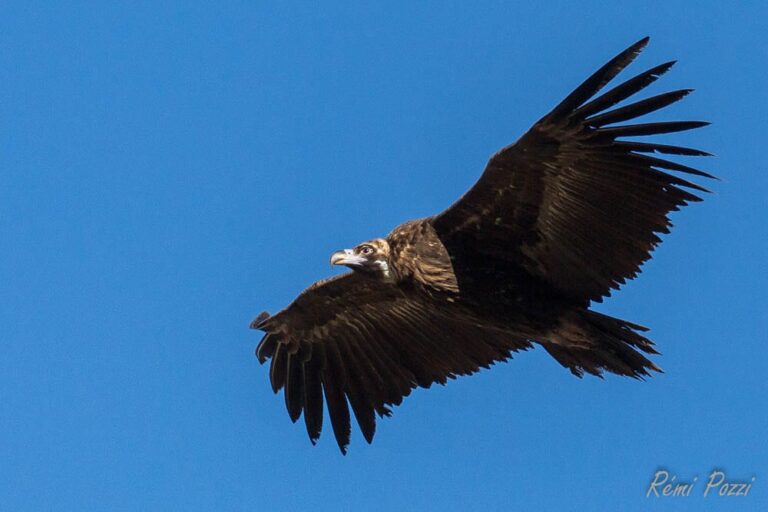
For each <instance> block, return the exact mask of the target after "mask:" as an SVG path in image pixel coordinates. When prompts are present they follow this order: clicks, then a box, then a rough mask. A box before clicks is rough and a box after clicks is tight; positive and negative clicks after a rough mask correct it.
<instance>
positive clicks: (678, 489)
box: [645, 469, 755, 498]
mask: <svg viewBox="0 0 768 512" xmlns="http://www.w3.org/2000/svg"><path fill="white" fill-rule="evenodd" d="M697 480H698V477H697V476H694V477H693V479H691V480H688V481H683V480H680V479H678V478H677V475H675V474H673V473H670V472H669V471H667V470H665V469H660V470H658V471H656V473H655V474H654V475H653V479H652V480H651V483H650V485H649V486H648V490H647V491H646V493H645V495H646V497H649V498H650V497H651V496H655V497H657V498H663V497H666V496H691V494H692V493H693V490H694V488H695V487H696V482H697ZM754 482H755V477H754V476H753V477H752V478H751V479H750V480H749V481H747V482H745V481H729V480H728V479H727V478H726V476H725V472H724V471H720V470H718V469H714V470H712V472H711V473H710V474H709V477H708V478H707V483H706V484H705V485H704V489H703V492H702V495H703V496H704V497H705V498H706V497H708V496H747V495H749V491H750V489H752V484H753V483H754ZM697 493H698V491H697Z"/></svg>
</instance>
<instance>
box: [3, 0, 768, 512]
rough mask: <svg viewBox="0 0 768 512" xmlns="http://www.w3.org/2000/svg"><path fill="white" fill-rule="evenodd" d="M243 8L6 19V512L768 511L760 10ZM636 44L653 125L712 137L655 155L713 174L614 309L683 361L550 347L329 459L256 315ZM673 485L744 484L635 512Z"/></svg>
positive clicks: (475, 166) (102, 7)
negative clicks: (602, 366)
mask: <svg viewBox="0 0 768 512" xmlns="http://www.w3.org/2000/svg"><path fill="white" fill-rule="evenodd" d="M227 4H228V5H227V6H226V7H223V6H221V5H220V4H218V3H213V2H211V3H210V4H204V3H196V2H181V1H177V2H126V3H123V4H122V5H117V4H113V5H107V3H106V2H104V3H102V2H83V3H78V2H65V3H57V4H54V3H46V2H3V3H2V5H0V26H1V28H2V30H0V70H1V71H2V75H1V76H2V79H1V80H0V244H1V247H2V249H1V250H0V294H1V295H2V299H1V300H0V340H1V341H0V342H1V343H2V355H1V356H0V509H2V510H77V511H82V510H301V509H305V510H309V509H312V510H370V511H374V510H437V509H443V510H471V509H476V510H477V509H481V508H482V509H487V510H512V509H517V510H619V509H622V510H672V509H674V510H704V509H706V510H758V509H763V510H765V509H767V508H768V447H767V445H768V439H766V437H767V436H766V433H768V407H767V404H766V397H767V396H768V393H766V387H767V386H766V377H765V368H766V362H768V357H766V356H767V355H768V354H767V350H766V344H767V343H768V320H766V316H767V314H766V308H767V307H768V301H767V300H766V295H765V293H766V292H765V290H766V289H768V272H767V271H766V268H767V266H768V263H766V262H767V261H768V256H767V253H768V236H767V235H768V232H767V228H766V198H767V197H768V179H767V178H766V175H767V174H768V171H767V170H766V154H765V151H766V150H765V147H766V136H765V133H766V119H768V101H766V100H767V99H768V98H766V91H767V90H768V73H766V70H765V66H766V63H767V62H768V50H767V49H768V10H767V9H768V8H766V7H765V3H764V2H740V3H739V4H738V5H739V6H738V7H736V6H735V5H736V4H733V5H731V4H727V3H724V2H697V3H695V4H694V3H691V2H663V3H658V4H657V5H655V6H653V5H648V3H647V2H637V3H628V2H614V3H606V2H573V3H570V2H552V3H544V4H543V5H542V4H541V3H539V2H526V3H520V2H472V3H470V2H467V3H453V2H451V3H446V2H435V3H432V4H429V3H424V4H420V5H419V6H413V5H411V3H410V2H408V3H403V4H401V5H399V6H395V5H389V3H388V2H387V3H384V2H382V3H381V4H362V3H357V2H354V3H353V2H349V3H343V4H342V3H338V4H337V5H336V6H335V7H325V8H318V7H316V6H312V5H309V4H289V3H281V5H280V6H275V5H271V4H273V3H271V2H270V3H267V2H262V3H261V5H256V3H254V2H229V3H227ZM275 4H276V3H275ZM385 4H386V5H385ZM577 4H578V6H576V5H577ZM645 35H650V36H651V44H650V46H649V48H648V49H647V50H646V52H645V53H644V54H643V55H642V57H641V58H640V59H638V61H637V62H636V64H635V65H634V66H633V67H632V68H631V69H632V71H630V74H633V73H634V72H639V71H642V70H644V69H646V68H648V67H650V66H652V65H655V64H658V63H660V62H663V61H666V60H669V59H675V58H676V59H679V60H680V62H679V64H678V65H677V66H676V67H675V68H674V69H673V70H672V72H670V73H669V74H668V75H667V76H665V77H664V79H663V80H661V81H660V82H659V83H658V84H656V85H655V86H654V88H653V89H652V91H654V92H661V91H663V90H671V89H676V88H681V87H694V88H696V92H695V93H694V94H693V95H691V96H689V97H688V98H686V99H685V100H684V101H683V102H682V103H681V104H679V105H675V106H674V107H672V108H671V109H669V110H668V113H667V114H665V117H666V118H667V119H672V118H681V119H705V120H709V121H712V122H713V123H714V124H713V125H712V126H711V127H708V128H705V129H703V130H699V131H696V132H690V133H686V134H678V135H670V136H667V137H665V138H664V140H665V141H666V142H669V143H685V144H687V145H691V146H693V147H700V148H702V149H706V150H709V151H711V152H713V153H715V154H717V158H714V159H709V160H706V161H703V162H697V163H700V164H701V167H702V168H704V169H705V170H708V171H710V172H712V173H714V174H716V175H718V176H720V177H722V178H723V181H722V182H717V183H711V186H712V187H713V188H714V190H716V194H714V195H711V196H709V197H707V201H706V202H704V203H703V204H698V205H694V206H693V207H690V208H688V209H686V210H685V211H683V212H680V213H678V214H676V215H675V216H674V219H673V221H674V223H675V225H676V229H675V231H674V232H673V234H672V236H669V237H667V238H666V241H665V243H664V244H663V245H662V246H661V247H660V249H659V250H658V251H657V252H656V255H655V257H654V259H653V260H652V261H651V262H650V263H649V264H648V265H646V266H645V270H644V272H643V274H642V276H641V278H640V279H639V280H637V281H635V282H633V283H631V284H630V285H629V286H627V287H625V289H624V290H623V291H622V292H620V293H618V294H617V295H616V296H615V298H614V299H612V300H610V301H609V302H607V303H606V304H604V305H601V306H600V307H599V309H600V310H601V311H604V312H607V313H609V314H613V315H616V316H619V317H622V318H627V319H629V320H633V321H635V322H638V323H641V324H646V325H649V326H650V327H652V329H653V330H652V332H651V334H652V338H653V339H654V340H655V341H656V342H657V344H658V346H659V348H660V350H661V351H662V352H663V356H661V357H657V358H655V361H656V362H657V363H658V364H660V365H661V366H662V367H663V368H664V369H665V370H666V373H665V374H663V375H658V376H656V377H654V378H652V379H651V380H649V381H647V382H638V381H633V380H630V379H622V378H619V377H615V376H609V377H608V378H607V379H605V380H604V381H601V380H599V379H595V378H584V379H582V380H579V379H577V378H575V377H573V376H571V375H570V373H569V372H568V371H566V370H564V369H563V368H561V367H560V366H559V365H558V364H557V363H556V362H555V361H554V360H552V359H551V358H550V357H549V356H547V355H546V354H545V353H544V351H543V350H535V351H533V352H527V353H524V354H521V355H519V356H517V357H516V358H515V359H514V360H513V361H512V362H511V363H510V364H505V365H500V366H496V367H494V369H493V370H492V371H484V372H482V373H480V374H478V375H476V376H474V377H472V378H464V379H460V380H458V381H454V382H451V383H449V385H447V386H445V387H440V386H436V387H433V388H432V389H430V390H428V391H425V390H417V391H416V392H414V393H413V395H412V396H411V397H410V398H408V399H407V400H406V401H405V403H404V404H403V405H402V406H401V407H399V408H397V409H396V410H395V414H394V416H393V417H392V418H390V419H387V420H383V421H380V422H379V427H378V432H377V436H376V439H375V441H374V444H373V445H371V446H369V445H367V444H366V443H365V442H364V440H363V439H362V436H361V435H360V434H359V432H357V431H355V433H354V434H353V439H352V445H351V447H350V452H349V455H348V456H347V457H342V456H341V455H340V454H339V452H338V449H337V447H336V445H335V443H334V440H333V437H332V435H330V431H329V430H327V431H326V432H325V433H324V435H323V437H322V438H321V441H320V443H319V445H318V446H316V447H312V446H311V445H310V443H309V441H308V440H307V437H306V433H305V432H304V428H303V425H301V424H298V425H292V424H291V423H290V420H289V418H288V416H287V414H286V412H285V408H284V404H283V397H282V395H280V396H274V395H273V394H272V393H271V391H270V390H269V385H268V378H267V377H268V376H267V373H268V369H267V368H266V367H261V366H259V365H258V363H257V361H256V359H255V357H254V356H253V350H254V348H255V346H256V344H257V342H258V340H259V334H258V333H257V332H254V331H250V330H249V329H248V323H249V322H250V320H251V319H252V318H253V317H254V316H255V315H256V314H257V313H259V312H260V311H261V310H263V309H268V310H270V311H273V312H274V311H276V310H278V309H279V308H281V307H282V306H284V305H285V304H287V303H288V302H289V301H290V300H291V299H292V298H293V297H294V296H295V294H296V293H297V292H299V291H300V290H301V289H303V288H304V287H305V286H306V285H308V284H310V283H311V282H313V281H315V280H317V279H319V278H322V277H325V276H327V275H329V274H331V273H333V272H336V271H332V270H330V269H329V268H328V256H329V254H330V253H331V252H332V251H333V250H335V249H339V248H341V247H347V246H350V245H352V244H354V243H356V242H358V241H361V240H363V239H366V238H370V237H373V236H378V235H384V234H386V233H387V232H388V231H389V230H390V229H391V228H392V227H394V226H395V225H397V224H398V223H400V222H402V221H404V220H407V219H411V218H414V217H418V216H423V215H428V214H431V213H434V212H437V211H440V210H441V209H442V208H444V207H445V206H447V205H448V204H450V203H451V202H452V201H453V200H454V199H455V198H456V197H458V196H459V195H460V194H461V193H463V192H464V191H465V190H466V188H467V187H468V186H469V185H471V184H472V183H473V182H474V180H475V179H476V178H477V176H478V175H479V173H480V172H481V170H482V168H483V166H484V164H485V162H486V159H487V158H488V156H490V155H491V154H492V153H493V152H494V151H495V150H497V149H498V148H500V147H501V146H503V145H506V144H508V143H510V142H512V141H513V140H515V139H516V138H517V137H518V136H519V135H520V134H521V133H522V132H523V131H524V130H525V129H527V128H528V126H529V125H530V124H531V123H532V122H533V121H535V120H536V119H538V117H540V116H541V115H542V114H544V113H545V112H547V111H548V109H549V108H551V107H552V106H554V105H555V104H556V103H557V102H558V101H559V100H560V99H562V98H563V96H564V95H565V94H566V93H568V92H570V90H571V89H572V88H573V87H574V86H575V85H577V84H578V83H579V82H580V81H581V80H582V79H583V78H585V77H586V76H587V75H588V74H590V73H591V72H592V71H594V70H595V69H596V68H597V67H598V66H599V65H601V64H603V62H604V61H606V60H607V59H608V58H610V57H611V56H613V55H614V54H615V53H617V52H618V51H620V50H622V49H623V48H625V47H626V46H628V45H629V44H631V43H633V42H634V41H636V40H637V39H639V38H640V37H642V36H645ZM625 76H629V75H625ZM659 467H665V468H668V469H669V470H670V471H672V472H675V473H676V474H678V475H679V478H680V479H690V478H692V477H693V476H698V477H699V481H700V482H702V481H703V479H704V478H705V477H706V475H707V474H708V473H709V471H711V470H712V469H713V468H716V467H717V468H723V469H724V470H725V471H726V472H727V474H728V476H729V477H730V478H733V479H749V478H751V477H752V476H756V478H757V480H756V482H755V484H754V486H753V489H752V491H751V493H750V496H748V497H747V498H717V497H715V498H712V497H710V498H707V499H706V500H705V499H703V498H702V497H701V496H700V491H701V490H702V487H703V485H702V487H699V489H698V490H697V491H696V492H695V493H694V494H695V495H694V496H691V497H689V498H675V499H672V498H667V499H656V500H652V499H647V498H646V497H645V490H646V487H647V485H648V483H649V482H650V480H651V477H652V475H653V473H654V471H655V470H656V469H657V468H659Z"/></svg>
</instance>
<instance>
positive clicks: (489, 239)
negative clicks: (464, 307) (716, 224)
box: [433, 38, 712, 305]
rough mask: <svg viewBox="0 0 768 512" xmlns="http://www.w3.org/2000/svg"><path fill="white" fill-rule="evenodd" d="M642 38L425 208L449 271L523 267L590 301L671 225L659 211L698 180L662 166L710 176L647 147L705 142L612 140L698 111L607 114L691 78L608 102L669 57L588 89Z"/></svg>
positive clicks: (661, 127) (616, 282)
mask: <svg viewBox="0 0 768 512" xmlns="http://www.w3.org/2000/svg"><path fill="white" fill-rule="evenodd" d="M647 42H648V38H645V39H643V40H641V41H639V42H637V43H636V44H634V45H632V46H631V47H629V48H628V49H627V50H625V51H623V52H622V53H620V54H619V55H618V56H616V57H615V58H614V59H612V60H611V61H610V62H608V63H607V64H606V65H605V66H603V67H602V68H600V69H599V70H598V71H597V72H596V73H595V74H593V75H592V76H591V77H589V78H588V79H587V80H586V81H585V82H584V83H583V84H581V85H580V86H579V87H578V88H577V89H576V90H575V91H573V92H572V93H571V94H570V95H569V96H568V97H567V98H565V100H563V101H562V102H561V103H560V104H559V105H558V106H557V107H555V109H554V110H552V111H551V112H550V113H549V114H547V115H546V116H544V117H543V118H542V119H541V120H540V121H538V122H537V123H536V124H535V125H534V126H533V127H532V128H531V129H530V130H529V131H528V132H527V133H526V134H525V135H524V136H523V137H522V138H521V139H520V140H519V141H517V142H516V143H515V144H513V145H511V146H508V147H506V148H504V149H502V150H501V151H499V152H498V153H496V154H495V155H494V156H493V157H492V158H491V160H490V161H489V163H488V165H487V167H486V169H485V171H484V172H483V175H482V176H481V178H480V179H479V181H478V182H477V183H476V184H475V185H474V186H473V187H472V188H471V189H470V190H469V191H468V192H467V193H466V194H465V195H464V196H463V197H461V198H460V199H459V200H458V201H457V202H456V203H455V204H453V205H452V206H451V207H450V208H448V209H447V210H446V211H444V212H443V213H441V214H439V215H437V216H436V217H435V218H434V219H433V224H434V227H435V229H436V231H437V232H438V234H439V236H440V238H441V239H442V241H443V243H444V244H445V246H446V248H447V249H448V252H449V253H450V254H451V256H452V258H453V263H454V269H455V271H456V274H457V278H458V280H459V282H460V283H461V282H462V280H465V281H466V280H470V281H471V280H472V279H473V278H474V277H475V276H477V275H480V274H482V273H483V272H485V273H488V272H492V273H493V274H494V278H495V279H496V280H497V281H499V280H500V281H502V282H503V281H504V279H505V278H508V280H512V279H514V278H515V277H516V278H517V279H518V280H519V274H520V272H521V270H522V271H523V272H526V273H527V274H529V275H530V276H532V277H533V278H535V279H536V280H539V281H544V282H545V283H547V284H548V285H549V286H551V287H552V288H553V289H555V290H557V292H558V293H559V294H562V295H564V296H566V297H568V298H569V299H571V300H573V301H574V302H576V303H580V304H585V305H586V304H588V302H589V301H591V300H594V301H598V302H599V301H600V300H602V298H603V297H605V296H608V295H609V294H610V290H611V289H617V288H618V287H619V286H620V285H621V284H623V283H624V282H625V280H626V279H631V278H633V277H635V276H636V275H637V273H638V271H639V268H640V265H641V264H642V263H643V262H645V261H646V260H647V259H649V258H650V253H651V251H652V250H653V249H654V248H655V246H656V245H657V244H658V243H659V242H660V239H659V237H658V236H657V234H659V233H667V232H668V230H669V227H670V226H671V224H670V222H669V219H668V217H667V215H668V213H669V212H671V211H674V210H677V209H679V208H680V207H681V206H683V205H685V204H687V203H688V202H691V201H699V200H700V199H699V198H698V197H697V196H696V195H694V194H692V193H691V192H690V191H689V190H687V189H694V190H698V191H704V192H706V189H704V188H702V187H700V186H699V185H696V184H694V183H691V182H689V181H686V180H684V179H682V178H680V177H678V176H674V175H671V174H669V173H667V172H664V171H662V169H666V170H668V171H676V172H680V173H687V174H692V175H696V176H705V177H709V178H711V177H712V176H710V175H709V174H707V173H704V172H701V171H698V170H696V169H692V168H690V167H687V166H684V165H681V164H678V163H674V162H670V161H667V160H664V159H662V158H658V157H655V156H652V154H654V153H657V154H658V153H662V154H671V155H690V156H703V155H707V153H704V152H703V151H699V150H695V149H688V148H682V147H674V146H667V145H662V144H656V143H642V142H636V141H625V140H619V139H620V138H621V137H627V136H642V135H656V134H663V133H669V132H678V131H683V130H689V129H692V128H698V127H701V126H704V125H706V124H708V123H704V122H698V121H679V122H654V123H646V124H629V125H616V124H615V123H620V122H623V121H629V120H633V119H635V118H636V117H639V116H642V115H644V114H648V113H650V112H654V111H656V110H659V109H661V108H663V107H666V106H667V105H670V104H671V103H674V102H676V101H678V100H680V99H681V98H683V97H684V96H685V95H687V94H688V93H689V92H690V90H688V89H684V90H679V91H672V92H668V93H664V94H659V95H657V96H653V97H650V98H647V99H644V100H640V101H637V102H635V103H631V104H629V105H626V106H623V107H619V108H615V109H613V110H609V109H611V108H612V107H614V105H616V104H618V103H620V102H622V101H624V100H626V99H627V98H630V97H631V96H632V95H634V94H635V93H637V92H638V91H640V90H641V89H643V88H645V87H646V86H648V85H649V84H651V83H652V82H654V81H655V80H656V79H657V78H659V77H660V76H661V75H662V74H664V73H665V72H666V71H667V70H668V69H669V68H670V67H671V66H672V65H673V64H674V62H668V63H666V64H662V65H660V66H657V67H654V68H653V69H650V70H648V71H646V72H644V73H641V74H639V75H637V76H635V77H634V78H631V79H629V80H627V81H626V82H624V83H622V84H620V85H618V86H616V87H614V88H613V89H611V90H610V91H608V92H606V93H605V94H603V95H602V96H599V97H597V98H596V99H592V100H591V101H589V100H590V99H591V98H592V97H593V96H594V95H595V94H596V93H597V92H598V91H599V90H600V89H602V88H603V86H605V85H606V84H607V83H608V82H609V81H611V80H612V79H613V78H614V77H615V76H616V75H617V74H618V73H619V72H620V71H621V70H622V69H624V68H625V67H626V66H627V65H628V64H629V63H630V62H632V60H633V59H634V58H635V57H636V56H637V55H638V54H639V53H640V51H641V50H642V48H643V47H644V46H645V45H646V44H647Z"/></svg>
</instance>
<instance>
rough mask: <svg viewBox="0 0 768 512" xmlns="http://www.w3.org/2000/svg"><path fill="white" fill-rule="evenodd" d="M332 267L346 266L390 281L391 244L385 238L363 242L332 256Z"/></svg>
mask: <svg viewBox="0 0 768 512" xmlns="http://www.w3.org/2000/svg"><path fill="white" fill-rule="evenodd" d="M331 265H344V266H346V267H349V268H351V269H352V270H355V271H360V272H365V273H367V274H373V275H377V276H379V277H382V278H386V279H388V278H389V277H390V269H389V243H388V242H387V241H386V240H385V239H383V238H376V239H374V240H368V241H367V242H363V243H361V244H359V245H357V246H355V247H354V248H352V249H343V250H341V251H336V252H335V253H333V254H331Z"/></svg>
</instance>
